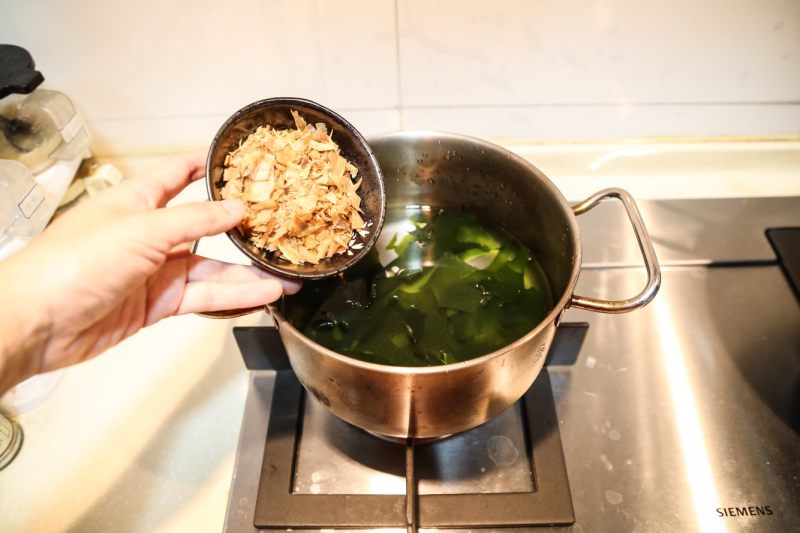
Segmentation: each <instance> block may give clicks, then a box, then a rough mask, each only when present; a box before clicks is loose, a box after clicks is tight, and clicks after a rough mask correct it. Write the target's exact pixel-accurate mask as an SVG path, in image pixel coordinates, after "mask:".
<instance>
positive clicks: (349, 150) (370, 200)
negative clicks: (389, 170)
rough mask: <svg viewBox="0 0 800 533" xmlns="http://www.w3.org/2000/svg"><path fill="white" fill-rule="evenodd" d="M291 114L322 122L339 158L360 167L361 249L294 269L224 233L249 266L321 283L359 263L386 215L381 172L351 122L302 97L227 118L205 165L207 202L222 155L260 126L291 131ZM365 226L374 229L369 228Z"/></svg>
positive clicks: (216, 190) (215, 193) (216, 186)
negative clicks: (244, 257)
mask: <svg viewBox="0 0 800 533" xmlns="http://www.w3.org/2000/svg"><path fill="white" fill-rule="evenodd" d="M292 110H294V111H297V112H298V113H300V115H301V116H302V117H303V118H304V119H305V120H306V121H307V122H308V123H309V124H317V123H320V122H322V123H324V124H325V125H326V126H327V128H328V131H330V132H332V133H331V136H332V138H333V140H334V141H335V142H336V144H338V145H339V148H340V150H341V154H342V155H343V156H344V157H346V158H347V159H348V160H349V161H350V162H351V163H353V164H354V165H355V166H356V167H357V168H358V175H359V177H360V178H361V180H362V181H361V187H360V188H359V190H358V194H359V196H360V197H361V209H362V211H363V213H362V218H363V219H364V221H365V222H367V223H368V227H365V228H364V229H365V230H366V235H363V236H362V235H360V234H358V233H356V234H355V236H356V243H360V244H363V246H362V247H361V248H359V249H354V250H352V252H353V255H348V254H337V255H335V256H333V257H331V258H329V259H324V260H322V261H320V262H319V263H318V264H316V265H314V264H310V263H303V264H300V265H295V264H292V263H290V262H289V261H286V260H285V259H281V258H279V257H275V256H274V255H273V254H272V253H270V252H266V251H264V250H260V249H258V248H256V247H255V246H253V245H252V244H251V243H250V242H248V240H247V238H246V237H245V236H244V235H243V234H242V232H241V231H240V230H239V229H238V228H234V229H232V230H230V231H228V237H230V239H231V240H232V241H233V243H234V244H235V245H236V246H237V247H238V248H239V249H240V250H241V251H242V252H244V253H245V255H247V256H248V257H249V258H250V259H251V260H252V261H253V264H255V265H256V266H259V267H261V268H263V269H264V270H268V271H270V272H272V273H274V274H278V275H281V276H284V277H292V278H303V279H320V278H324V277H328V276H333V275H335V274H338V273H340V272H342V271H343V270H345V269H346V268H348V267H350V266H351V265H354V264H355V263H357V262H358V261H359V260H360V259H361V258H362V257H364V256H365V255H366V254H367V253H368V252H369V251H370V249H371V248H372V246H373V245H374V244H375V241H376V240H377V238H378V235H379V234H380V232H381V228H382V227H383V219H384V216H385V210H386V193H385V190H384V183H383V173H382V172H381V168H380V166H379V165H378V160H377V159H376V157H375V154H373V152H372V149H371V148H370V146H369V145H368V144H367V141H366V140H365V139H364V137H362V136H361V134H360V133H359V132H358V130H356V129H355V128H354V127H353V126H352V125H351V124H350V123H349V122H347V121H346V120H345V119H344V118H342V117H341V116H339V115H338V114H337V113H335V112H333V111H331V110H330V109H328V108H326V107H324V106H321V105H320V104H318V103H316V102H312V101H310V100H304V99H302V98H268V99H266V100H260V101H258V102H253V103H252V104H249V105H247V106H245V107H243V108H241V109H240V110H238V111H237V112H235V113H234V114H233V115H231V117H230V118H229V119H228V120H226V121H225V123H224V124H223V125H222V127H221V128H220V129H219V131H218V132H217V134H216V135H215V136H214V140H213V141H212V142H211V149H210V150H209V152H208V161H207V162H206V185H207V187H208V197H209V198H210V199H211V200H221V199H222V197H221V194H220V191H221V188H222V186H223V185H224V182H223V181H222V172H223V170H224V163H225V156H226V155H227V154H229V153H230V152H231V151H233V150H235V149H236V148H237V147H238V146H239V143H240V142H241V141H242V140H244V139H245V138H247V136H248V135H250V134H251V133H253V132H254V131H256V129H257V128H258V127H259V126H265V125H267V124H269V125H271V126H272V127H273V128H276V129H293V128H294V127H295V124H294V119H293V118H292V115H291V111H292ZM369 222H371V223H372V224H371V225H369Z"/></svg>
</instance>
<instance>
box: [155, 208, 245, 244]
mask: <svg viewBox="0 0 800 533" xmlns="http://www.w3.org/2000/svg"><path fill="white" fill-rule="evenodd" d="M244 209H245V208H244V205H243V204H242V203H241V202H239V201H238V200H222V201H219V202H193V203H188V204H181V205H177V206H174V207H165V208H162V209H156V210H154V211H149V212H148V213H146V214H144V215H143V217H144V218H145V220H146V231H147V232H148V235H150V236H158V239H160V241H161V244H162V245H163V247H164V249H165V250H166V251H169V250H170V249H172V248H174V247H175V246H177V245H179V244H183V243H185V242H189V241H195V240H197V239H199V238H201V237H209V236H211V235H216V234H218V233H222V232H223V231H227V230H229V229H231V228H233V227H234V226H236V225H237V224H238V223H239V222H241V220H242V216H244Z"/></svg>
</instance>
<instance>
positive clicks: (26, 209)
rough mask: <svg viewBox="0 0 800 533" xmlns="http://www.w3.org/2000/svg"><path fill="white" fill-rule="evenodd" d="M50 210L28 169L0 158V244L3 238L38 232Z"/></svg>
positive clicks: (50, 207)
mask: <svg viewBox="0 0 800 533" xmlns="http://www.w3.org/2000/svg"><path fill="white" fill-rule="evenodd" d="M52 214H53V209H52V206H51V205H49V203H48V202H47V199H46V198H45V194H44V191H42V189H41V187H39V185H38V184H37V183H36V180H35V179H34V177H33V174H32V173H31V171H30V169H29V168H28V167H26V166H25V165H23V164H22V163H20V162H18V161H11V160H8V159H0V245H2V243H3V242H4V241H5V240H6V239H10V238H14V237H27V238H30V237H34V236H35V235H38V234H39V233H41V231H42V230H43V229H44V227H45V226H46V225H47V223H48V221H49V220H50V216H51V215H52Z"/></svg>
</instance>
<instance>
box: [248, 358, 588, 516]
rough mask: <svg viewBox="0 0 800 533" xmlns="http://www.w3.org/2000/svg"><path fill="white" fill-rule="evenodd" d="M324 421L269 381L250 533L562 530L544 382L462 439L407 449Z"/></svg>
mask: <svg viewBox="0 0 800 533" xmlns="http://www.w3.org/2000/svg"><path fill="white" fill-rule="evenodd" d="M412 449H413V451H414V456H413V463H414V468H413V477H412V479H414V478H415V479H416V483H415V486H414V487H413V489H412V492H411V497H412V498H414V497H415V496H416V500H417V501H411V502H408V501H407V498H406V476H405V472H406V468H407V466H408V465H407V462H406V457H405V451H406V450H405V447H404V446H401V445H398V444H394V443H390V442H387V441H385V440H382V439H379V438H377V437H375V436H373V435H370V434H368V433H365V432H363V431H362V430H360V429H358V428H355V427H353V426H350V425H349V424H347V423H345V422H343V421H341V420H339V419H337V418H336V417H334V416H333V415H331V414H329V413H328V412H327V411H326V410H325V409H324V407H322V406H321V405H319V404H318V402H317V401H316V400H314V399H313V398H311V397H309V396H308V395H306V394H305V393H304V390H303V388H302V386H301V385H300V383H299V382H298V381H297V379H296V378H295V376H294V374H293V373H291V371H281V372H279V373H278V375H277V377H276V381H275V388H274V392H273V398H272V414H271V417H270V422H269V428H268V431H267V438H266V446H265V450H264V459H263V462H262V467H261V482H260V485H259V489H258V498H257V501H256V506H255V517H254V518H255V519H254V524H255V526H256V527H259V528H269V529H288V528H304V527H313V528H375V527H406V526H407V525H409V524H407V516H406V509H407V508H408V506H409V505H410V506H411V508H412V509H413V508H416V509H417V513H416V515H415V516H413V517H410V518H412V519H413V520H414V521H415V522H416V524H415V525H417V524H418V525H419V527H457V528H461V527H468V526H483V527H507V526H533V525H553V524H571V523H572V522H574V520H575V517H574V514H573V511H572V500H571V498H570V492H569V484H568V481H567V474H566V468H565V466H564V455H563V453H562V450H561V439H560V437H559V433H558V422H557V420H556V416H555V407H554V405H553V396H552V390H551V388H550V380H549V377H548V374H547V373H546V372H543V373H542V374H541V375H540V377H539V379H537V381H536V383H535V384H534V386H533V387H531V389H530V391H529V392H528V393H527V394H526V395H525V397H524V398H523V400H521V401H520V402H518V403H517V404H516V405H515V406H514V407H513V408H511V409H509V410H507V411H506V412H505V413H503V414H502V415H501V416H499V417H497V418H495V419H494V420H492V421H490V422H488V423H487V424H484V425H483V426H480V427H478V428H475V429H473V430H471V431H468V432H465V433H462V434H459V435H456V436H453V437H450V438H447V439H443V440H440V441H436V442H432V443H428V444H423V445H418V446H415V447H414V448H412Z"/></svg>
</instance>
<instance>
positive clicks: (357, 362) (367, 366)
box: [267, 130, 582, 375]
mask: <svg viewBox="0 0 800 533" xmlns="http://www.w3.org/2000/svg"><path fill="white" fill-rule="evenodd" d="M420 137H435V138H440V139H442V140H444V139H450V140H455V141H462V142H463V141H467V142H472V143H476V144H478V145H480V146H482V147H483V148H485V149H489V150H494V151H499V152H501V153H503V154H504V155H505V156H506V157H508V158H509V159H511V160H512V161H514V162H516V163H519V164H522V165H523V166H525V167H528V168H529V169H530V170H531V171H532V172H533V173H534V174H535V175H536V176H537V177H538V178H539V179H540V180H542V182H543V184H544V185H545V187H546V188H547V189H548V190H549V191H550V192H551V193H552V194H553V195H554V196H555V197H556V198H557V199H558V200H559V203H560V205H561V208H562V210H563V212H564V216H565V218H566V219H567V223H568V224H569V226H570V229H571V230H572V240H573V242H574V244H575V254H574V256H573V257H572V271H571V273H570V277H569V281H568V282H567V287H566V288H565V289H564V291H563V294H562V295H561V298H559V300H558V301H557V302H556V303H555V304H554V305H553V308H552V309H551V310H550V312H549V313H547V315H546V316H545V317H544V318H543V319H542V320H541V321H540V322H539V323H538V324H537V325H536V327H535V328H533V329H532V330H530V331H528V332H527V333H525V334H524V335H523V336H522V337H520V338H518V339H517V340H515V341H513V342H511V343H509V344H506V345H505V346H502V347H500V348H498V349H497V350H495V351H493V352H489V353H487V354H484V355H481V356H479V357H475V358H473V359H469V360H467V361H462V362H460V363H451V364H447V365H436V366H397V365H384V364H380V363H370V362H368V361H362V360H361V359H356V358H355V357H351V356H349V355H345V354H342V353H339V352H335V351H333V350H331V349H329V348H326V347H325V346H322V345H321V344H318V343H316V342H314V341H313V340H311V339H310V338H309V337H307V336H306V335H305V334H303V333H302V332H301V331H300V330H298V329H297V328H295V327H294V326H293V325H292V324H291V323H290V322H289V321H288V320H286V318H285V317H284V316H283V315H282V314H281V313H280V311H279V310H278V308H277V306H276V305H275V304H267V309H268V310H269V313H270V315H271V316H272V317H273V320H274V321H275V324H276V326H277V328H278V330H279V331H280V330H281V329H283V328H288V329H289V330H290V331H292V332H293V333H295V334H296V336H297V337H298V338H299V339H300V340H301V341H302V342H303V343H305V344H307V345H308V346H309V347H310V348H311V349H313V350H315V351H317V352H319V353H322V354H324V355H326V356H328V357H332V358H333V359H336V360H337V361H339V362H340V363H343V364H346V365H350V366H353V367H357V368H359V369H363V370H367V371H372V372H379V373H384V374H395V375H427V374H441V373H449V372H457V371H461V370H468V369H470V368H472V367H476V366H481V365H483V364H485V363H486V362H488V361H490V360H492V359H495V358H499V357H502V356H503V355H504V354H505V353H506V352H509V351H511V350H514V349H515V348H517V347H518V346H521V345H523V344H525V343H527V342H529V340H530V339H532V338H533V337H535V336H537V335H538V334H539V333H540V332H541V331H542V330H544V329H545V328H546V327H548V326H549V325H550V324H551V323H553V322H555V321H557V320H558V317H559V316H560V314H561V313H563V312H564V310H566V309H567V307H568V306H569V302H570V299H571V298H572V294H573V292H574V291H575V285H576V284H577V282H578V275H579V274H580V270H581V261H582V244H581V236H580V232H579V229H578V221H577V219H576V218H575V214H574V212H573V211H572V208H571V207H570V204H569V202H567V199H566V198H564V195H563V193H562V192H561V191H560V190H559V189H558V187H556V186H555V184H554V183H553V182H552V181H550V178H548V177H547V176H546V175H545V174H544V173H543V172H542V171H541V170H539V169H538V168H536V166H534V165H533V164H532V163H531V162H530V161H528V160H527V159H525V158H523V157H521V156H519V155H517V154H515V153H514V152H512V151H510V150H508V149H506V148H504V147H502V146H499V145H497V144H494V143H491V142H489V141H486V140H483V139H479V138H477V137H472V136H469V135H462V134H459V133H450V132H443V131H436V130H403V131H396V132H390V133H384V134H380V135H373V136H370V137H369V138H368V139H367V141H368V142H369V143H372V142H376V141H383V140H387V139H396V138H413V139H417V138H420Z"/></svg>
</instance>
